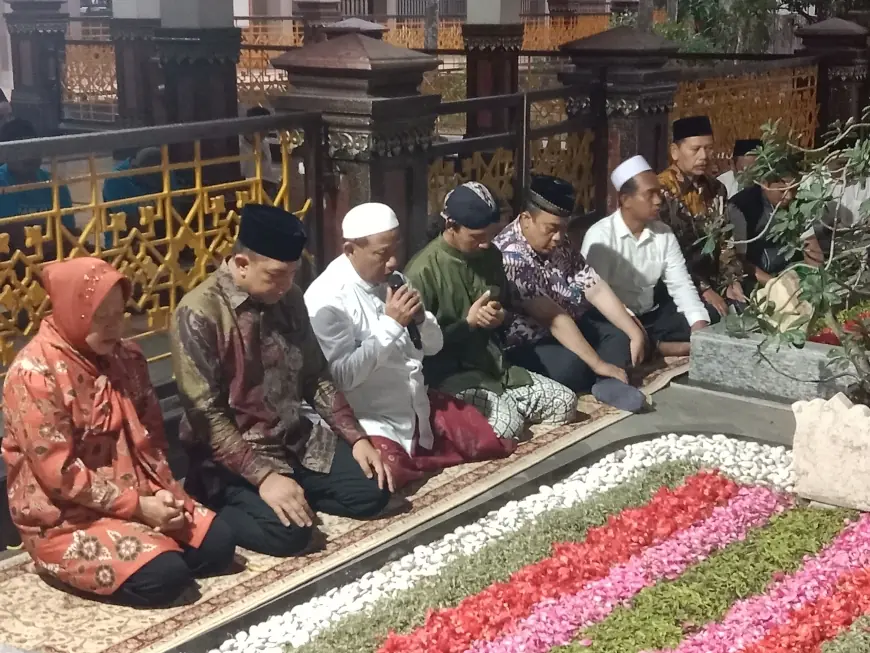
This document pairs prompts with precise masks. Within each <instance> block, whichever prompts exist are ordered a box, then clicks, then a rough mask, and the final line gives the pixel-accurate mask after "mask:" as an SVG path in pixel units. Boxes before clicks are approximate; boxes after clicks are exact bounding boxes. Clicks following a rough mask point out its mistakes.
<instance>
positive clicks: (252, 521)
mask: <svg viewBox="0 0 870 653" xmlns="http://www.w3.org/2000/svg"><path fill="white" fill-rule="evenodd" d="M293 480H295V481H296V482H297V483H299V485H300V486H301V487H302V489H303V490H304V491H305V498H306V500H307V501H308V505H309V506H311V508H312V510H314V511H316V512H325V513H327V514H330V515H337V516H339V517H351V518H355V519H364V518H367V517H374V516H376V515H377V514H378V513H380V512H381V511H382V510H383V509H384V508H385V507H386V506H387V503H388V502H389V500H390V493H389V491H388V490H386V489H384V490H381V489H379V488H378V481H377V479H376V478H371V479H368V478H366V477H365V475H364V474H363V471H362V469H361V468H360V466H359V463H357V462H356V460H354V457H353V450H352V449H351V447H350V445H349V444H348V443H347V442H345V441H344V440H339V441H338V444H337V446H336V449H335V458H333V461H332V468H331V469H330V470H329V472H328V473H326V474H318V473H316V472H312V471H310V470H307V469H305V468H304V467H301V466H297V467H296V468H295V470H294V474H293ZM209 503H210V506H209V507H211V508H212V509H213V510H214V511H215V512H217V513H218V515H220V516H221V518H222V519H223V520H224V521H225V522H227V523H228V524H229V525H230V527H231V528H232V531H233V535H234V536H235V538H236V542H238V544H239V546H241V547H244V548H246V549H250V550H251V551H257V552H258V553H264V554H266V555H271V556H276V557H286V556H292V555H296V554H298V553H300V552H302V551H303V550H304V549H305V548H306V547H307V546H308V543H309V542H310V540H311V529H310V528H300V527H299V526H296V525H295V524H292V523H291V524H290V526H284V525H283V524H282V523H281V522H280V521H279V520H278V516H277V515H276V514H275V511H274V510H272V509H271V508H270V507H269V506H268V505H267V504H266V502H265V501H263V499H261V498H260V494H259V492H258V491H257V488H256V487H254V486H253V485H251V484H250V483H248V482H247V481H245V480H244V479H242V478H240V477H237V476H229V475H227V476H226V477H225V479H224V487H223V489H222V491H221V493H220V494H219V495H218V496H217V497H215V498H214V499H213V500H212V501H211V502H209Z"/></svg>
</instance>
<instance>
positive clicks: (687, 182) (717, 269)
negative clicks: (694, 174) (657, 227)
mask: <svg viewBox="0 0 870 653" xmlns="http://www.w3.org/2000/svg"><path fill="white" fill-rule="evenodd" d="M659 181H660V182H661V184H662V189H663V195H664V199H665V201H664V203H663V205H662V221H663V222H664V223H665V224H666V225H668V226H669V227H670V228H671V229H672V230H673V232H674V235H675V236H676V237H677V241H678V242H679V243H680V247H681V249H682V251H683V254H684V256H685V257H686V263H687V265H688V268H689V272H690V274H691V275H692V279H693V281H694V282H695V285H697V287H698V290H699V291H700V292H702V293H703V292H705V291H707V290H710V289H713V290H715V291H717V292H720V291H722V290H724V289H725V288H727V287H728V286H730V285H731V284H732V283H734V282H735V281H737V280H739V279H740V278H742V276H743V266H742V265H741V264H740V261H739V260H738V259H737V254H736V252H735V251H734V247H733V246H731V245H730V244H729V242H730V239H729V238H728V236H727V235H726V234H724V233H723V234H722V236H721V237H720V238H719V240H718V242H717V243H716V247H715V249H714V251H713V253H712V254H704V253H703V249H704V244H703V243H702V242H699V241H700V240H701V239H703V238H704V237H705V236H706V235H707V234H708V233H709V224H708V223H709V221H710V220H712V219H716V218H717V217H718V216H715V215H712V214H713V213H715V205H716V202H717V201H721V202H722V203H723V204H722V209H723V211H724V209H725V206H724V202H725V200H726V199H727V195H728V191H727V190H726V188H725V186H723V185H722V183H721V182H719V181H718V180H716V179H714V178H713V177H710V176H709V175H703V176H701V177H698V178H697V179H689V178H687V177H685V176H684V175H683V174H682V173H681V172H680V171H679V170H677V169H676V168H675V167H674V166H671V167H670V168H667V169H666V170H664V171H663V172H662V173H661V174H660V175H659Z"/></svg>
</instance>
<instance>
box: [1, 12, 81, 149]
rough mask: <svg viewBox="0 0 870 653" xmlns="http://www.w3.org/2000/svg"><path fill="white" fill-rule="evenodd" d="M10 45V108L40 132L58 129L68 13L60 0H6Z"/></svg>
mask: <svg viewBox="0 0 870 653" xmlns="http://www.w3.org/2000/svg"><path fill="white" fill-rule="evenodd" d="M7 2H8V3H9V5H10V6H11V7H12V11H11V13H8V14H6V25H7V26H8V28H9V40H10V44H11V47H12V77H13V80H14V84H15V88H14V90H13V91H12V97H11V98H10V99H11V102H12V109H13V111H14V112H15V115H16V116H18V117H19V118H26V119H27V120H29V121H30V122H32V123H33V125H34V127H36V130H37V132H38V133H39V134H40V135H41V136H51V135H54V134H56V133H57V132H58V130H59V128H60V123H61V120H62V119H63V89H62V79H63V60H64V40H65V35H66V29H67V25H68V24H69V15H67V14H65V13H62V12H61V7H62V6H63V4H64V3H63V2H61V0H7Z"/></svg>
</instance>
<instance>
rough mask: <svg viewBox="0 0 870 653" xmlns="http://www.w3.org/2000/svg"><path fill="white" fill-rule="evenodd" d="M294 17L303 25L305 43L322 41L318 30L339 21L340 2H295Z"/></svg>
mask: <svg viewBox="0 0 870 653" xmlns="http://www.w3.org/2000/svg"><path fill="white" fill-rule="evenodd" d="M296 15H298V16H299V17H300V18H301V19H302V22H303V24H304V33H305V43H307V44H313V43H317V42H319V41H322V40H324V39H325V38H326V37H325V36H324V35H322V34H320V28H321V27H323V26H324V25H329V24H330V23H335V22H338V21H339V20H341V18H342V15H341V2H340V0H297V2H296Z"/></svg>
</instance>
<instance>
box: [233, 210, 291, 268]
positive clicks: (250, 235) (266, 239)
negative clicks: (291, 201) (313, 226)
mask: <svg viewBox="0 0 870 653" xmlns="http://www.w3.org/2000/svg"><path fill="white" fill-rule="evenodd" d="M307 240H308V237H307V236H306V235H305V227H304V226H303V225H302V221H301V220H300V219H299V218H298V217H297V216H296V215H295V214H293V213H290V212H289V211H285V210H284V209H279V208H277V207H275V206H266V205H264V204H245V206H244V207H243V208H242V223H241V226H240V227H239V242H240V243H241V244H242V245H244V246H245V247H247V248H248V249H249V250H251V251H252V252H255V253H256V254H259V255H260V256H265V257H266V258H270V259H272V260H275V261H285V262H290V261H298V260H299V258H300V257H301V256H302V252H303V251H304V250H305V243H306V241H307Z"/></svg>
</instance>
